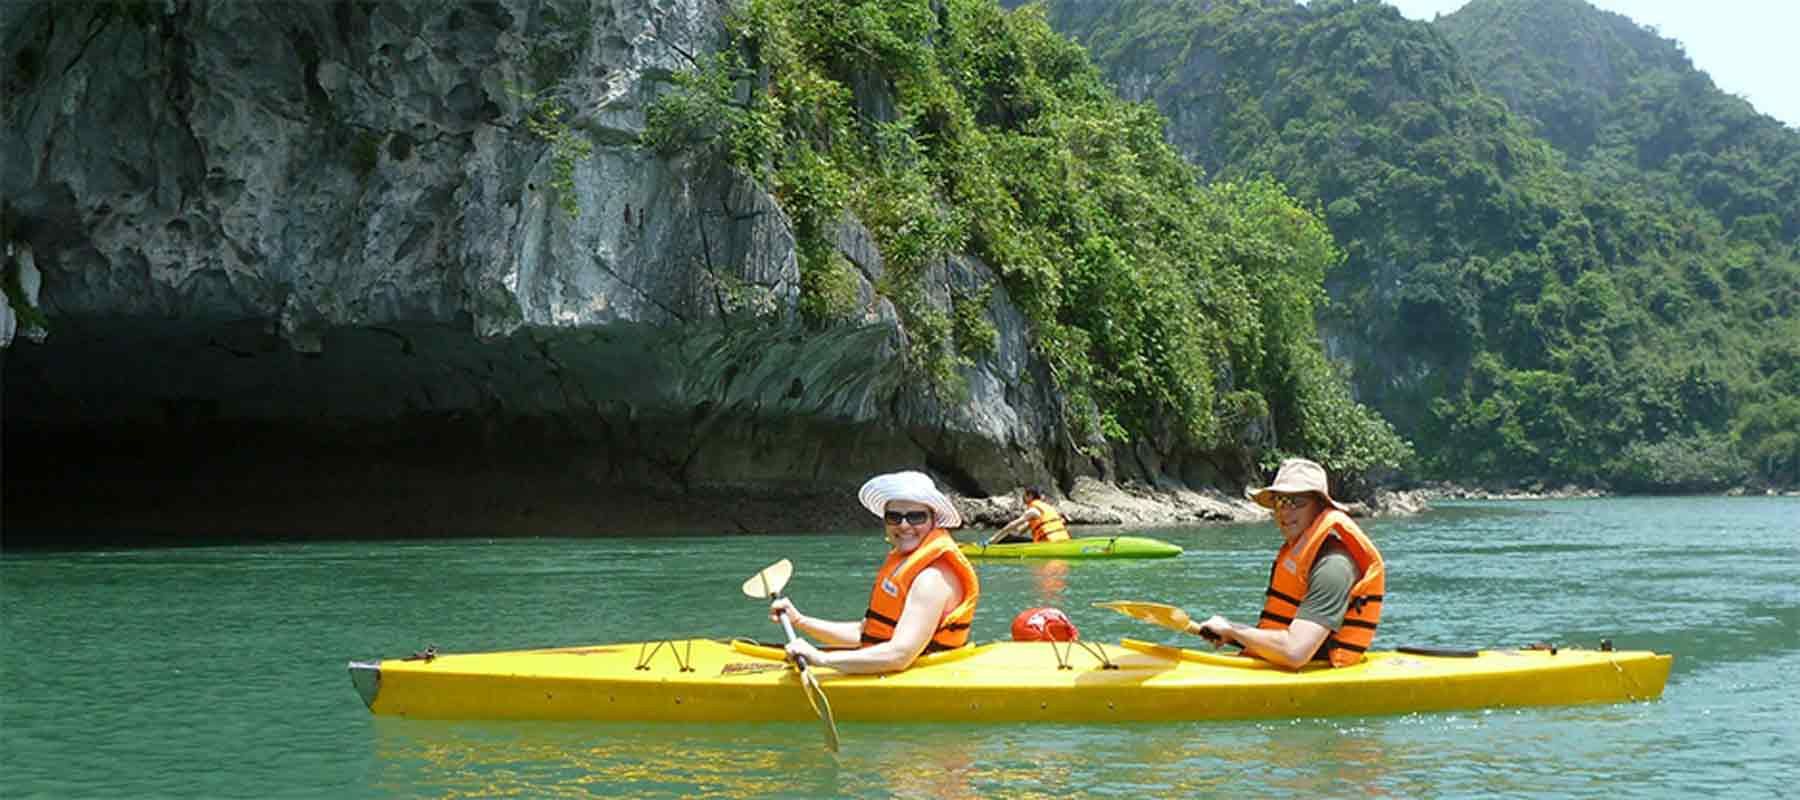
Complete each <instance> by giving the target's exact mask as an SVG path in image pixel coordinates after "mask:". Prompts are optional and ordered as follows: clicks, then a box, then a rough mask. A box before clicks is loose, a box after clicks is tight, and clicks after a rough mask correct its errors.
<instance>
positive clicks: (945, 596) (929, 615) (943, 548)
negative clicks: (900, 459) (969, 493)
mask: <svg viewBox="0 0 1800 800" xmlns="http://www.w3.org/2000/svg"><path fill="white" fill-rule="evenodd" d="M857 499H858V500H860V501H862V504H863V507H864V508H867V509H869V512H870V513H872V514H874V515H875V516H877V517H881V518H882V525H883V528H884V530H885V533H886V536H887V540H888V544H890V545H892V546H893V549H892V550H890V551H889V552H888V555H887V560H886V561H884V562H882V564H881V569H880V570H878V571H877V572H876V573H875V585H874V587H873V588H871V589H870V590H869V608H868V610H867V611H865V612H863V618H862V619H861V620H858V621H855V622H834V621H831V620H823V619H814V618H812V617H808V616H806V615H805V614H802V613H800V609H799V608H797V607H796V606H795V605H794V603H793V601H791V600H790V599H788V598H786V597H783V598H780V599H777V600H776V601H775V602H774V603H771V604H770V605H769V619H771V620H773V621H775V622H777V623H779V622H780V621H781V619H780V615H781V614H782V613H787V614H788V615H789V617H788V619H789V620H790V621H791V622H793V623H794V627H795V628H797V629H799V631H800V632H801V633H804V634H807V635H810V636H813V637H816V638H818V639H819V640H820V641H822V642H824V643H825V644H826V646H828V647H848V648H855V649H850V650H823V651H822V650H820V649H818V648H817V647H814V646H813V645H812V644H811V643H809V642H807V641H806V640H804V639H795V640H794V641H793V642H791V643H789V644H788V646H787V650H788V653H789V654H790V655H798V656H801V657H803V658H805V659H806V660H807V662H808V663H811V664H814V665H817V666H822V667H831V668H832V669H835V670H838V671H840V672H857V673H872V672H895V671H898V670H903V669H906V668H907V667H909V666H912V663H913V660H914V659H917V658H918V657H919V656H920V655H921V654H924V653H934V652H937V651H939V650H950V649H952V648H957V647H961V646H963V645H964V644H967V643H968V641H969V625H970V623H972V622H974V620H975V604H976V601H977V600H979V599H980V597H981V584H980V582H979V581H978V580H976V578H975V568H974V566H973V565H971V564H970V563H969V560H968V559H967V558H964V557H963V554H962V552H961V551H960V550H957V549H956V540H954V539H952V538H950V533H949V531H948V530H947V529H949V528H955V527H958V526H960V525H962V515H961V514H959V513H958V512H957V510H956V506H954V505H951V503H950V498H948V497H945V496H944V493H943V492H940V491H938V488H937V485H936V484H935V483H932V480H931V477H930V476H928V475H926V474H924V473H922V472H893V473H889V474H886V475H877V476H875V477H873V478H870V479H869V481H868V482H867V483H864V484H863V486H862V490H861V491H859V492H857Z"/></svg>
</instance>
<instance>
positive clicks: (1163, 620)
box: [1094, 600, 1219, 642]
mask: <svg viewBox="0 0 1800 800" xmlns="http://www.w3.org/2000/svg"><path fill="white" fill-rule="evenodd" d="M1094 607H1095V608H1109V609H1112V610H1114V611H1117V612H1119V613H1121V614H1124V615H1125V616H1127V617H1130V618H1132V619H1135V620H1138V621H1140V622H1148V623H1150V624H1151V625H1159V626H1161V627H1164V628H1168V629H1169V630H1172V631H1181V632H1182V633H1190V631H1189V630H1188V625H1189V624H1190V623H1192V622H1193V621H1194V620H1193V618H1192V617H1189V616H1188V613H1187V612H1186V611H1184V610H1182V609H1180V608H1176V607H1175V606H1171V605H1164V604H1162V603H1144V602H1138V601H1133V600H1111V601H1108V602H1105V603H1095V604H1094ZM1200 635H1201V636H1203V637H1205V638H1206V640H1207V641H1209V642H1217V641H1219V635H1218V634H1216V633H1213V632H1212V631H1201V632H1200Z"/></svg>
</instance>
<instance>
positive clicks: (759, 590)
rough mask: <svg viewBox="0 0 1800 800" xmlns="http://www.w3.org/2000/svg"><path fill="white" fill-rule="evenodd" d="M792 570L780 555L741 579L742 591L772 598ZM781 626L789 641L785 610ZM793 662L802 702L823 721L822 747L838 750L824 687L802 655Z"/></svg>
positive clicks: (790, 626)
mask: <svg viewBox="0 0 1800 800" xmlns="http://www.w3.org/2000/svg"><path fill="white" fill-rule="evenodd" d="M793 574H794V565H793V563H792V562H790V561H788V560H787V559H785V558H784V559H782V560H780V561H777V562H775V563H773V564H770V565H769V566H768V568H767V569H764V570H763V571H762V572H758V573H756V574H755V575H752V576H750V580H747V581H744V594H746V595H749V596H750V597H755V598H757V599H760V600H766V601H769V602H774V601H775V598H778V597H780V596H781V590H782V589H783V588H785V587H786V586H787V582H788V578H789V577H792V576H793ZM781 629H782V630H784V631H787V638H788V641H789V642H790V643H791V642H793V641H794V639H796V638H798V637H796V636H794V623H792V622H790V621H788V615H787V614H785V613H784V614H782V615H781ZM794 665H795V666H797V667H799V668H800V686H801V688H804V689H805V690H806V702H808V703H811V704H812V709H813V713H814V714H818V715H819V721H820V722H823V723H825V749H827V750H830V751H831V752H833V753H835V752H837V750H838V733H837V720H836V719H833V718H832V716H831V702H830V701H828V700H826V699H825V690H824V689H823V688H820V686H819V679H818V678H817V677H815V676H814V675H813V672H812V669H811V668H810V667H808V666H807V664H806V659H804V658H801V657H800V656H794Z"/></svg>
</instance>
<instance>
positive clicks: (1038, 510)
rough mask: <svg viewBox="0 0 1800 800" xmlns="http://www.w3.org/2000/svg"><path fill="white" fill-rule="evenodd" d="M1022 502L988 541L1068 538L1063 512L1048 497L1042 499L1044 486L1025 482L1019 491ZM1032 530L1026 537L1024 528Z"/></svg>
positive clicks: (994, 542) (993, 542)
mask: <svg viewBox="0 0 1800 800" xmlns="http://www.w3.org/2000/svg"><path fill="white" fill-rule="evenodd" d="M1019 497H1020V501H1021V502H1022V503H1023V504H1024V506H1025V511H1024V513H1021V514H1020V515H1019V516H1018V517H1016V518H1014V519H1013V521H1011V522H1008V523H1006V525H1005V526H1003V527H1001V528H1000V530H998V531H995V532H994V535H993V536H992V537H991V538H989V539H988V544H999V543H1002V542H1010V541H1017V542H1062V541H1067V540H1068V538H1069V526H1068V525H1067V524H1065V523H1064V522H1063V515H1062V512H1060V511H1058V510H1056V506H1053V505H1050V501H1048V500H1045V499H1044V490H1043V489H1040V488H1038V487H1036V486H1027V487H1025V489H1024V491H1023V492H1021V493H1020V495H1019ZM1027 528H1029V529H1030V531H1031V533H1030V536H1029V537H1028V536H1027V535H1026V532H1025V531H1026V529H1027Z"/></svg>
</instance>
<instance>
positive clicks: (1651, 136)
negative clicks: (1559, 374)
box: [1434, 0, 1800, 240]
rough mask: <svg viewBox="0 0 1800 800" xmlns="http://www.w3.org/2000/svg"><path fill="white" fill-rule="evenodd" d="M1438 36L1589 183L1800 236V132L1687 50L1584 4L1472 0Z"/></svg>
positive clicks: (1444, 22)
mask: <svg viewBox="0 0 1800 800" xmlns="http://www.w3.org/2000/svg"><path fill="white" fill-rule="evenodd" d="M1434 27H1436V28H1437V29H1438V31H1440V32H1441V33H1442V34H1443V35H1444V37H1445V38H1446V39H1448V40H1449V41H1450V42H1451V43H1452V44H1454V45H1456V48H1457V50H1458V51H1460V52H1461V54H1462V56H1463V60H1464V63H1465V64H1466V65H1467V67H1468V69H1469V74H1470V75H1472V76H1474V77H1475V78H1476V82H1477V83H1479V84H1480V85H1481V87H1482V88H1484V89H1486V90H1488V91H1490V92H1492V93H1494V94H1497V95H1499V96H1501V97H1503V98H1505V100H1506V102H1507V105H1508V106H1509V107H1510V108H1511V109H1512V110H1513V111H1514V112H1516V113H1518V114H1519V115H1521V116H1524V117H1525V118H1527V119H1529V120H1531V121H1532V123H1534V124H1535V126H1536V128H1537V130H1538V132H1539V133H1540V134H1541V135H1542V136H1543V137H1544V138H1546V139H1547V140H1549V142H1550V143H1551V144H1552V145H1554V146H1555V147H1556V148H1557V149H1558V150H1561V151H1562V152H1564V153H1565V154H1567V155H1568V156H1569V158H1570V162H1571V164H1572V165H1573V166H1575V167H1576V168H1577V169H1580V170H1581V171H1583V172H1584V173H1586V174H1589V175H1593V176H1595V177H1598V178H1601V179H1603V180H1609V181H1613V182H1622V183H1637V184H1638V185H1640V186H1641V187H1642V188H1644V189H1646V190H1651V191H1672V192H1676V193H1679V194H1681V195H1683V196H1685V197H1687V198H1688V199H1690V200H1692V201H1693V202H1694V203H1695V204H1697V205H1699V206H1701V207H1703V208H1705V209H1707V210H1709V211H1711V212H1712V213H1713V214H1715V215H1716V216H1717V217H1718V218H1719V220H1720V221H1721V222H1723V223H1724V224H1725V225H1727V226H1729V225H1732V224H1735V223H1736V222H1737V221H1738V220H1739V219H1741V218H1744V217H1750V216H1755V215H1758V214H1772V215H1774V222H1775V223H1777V224H1778V225H1779V226H1780V229H1781V237H1782V238H1783V239H1788V240H1791V239H1793V238H1794V237H1796V236H1800V131H1795V130H1793V129H1792V128H1788V127H1787V126H1785V125H1783V124H1782V123H1781V122H1780V121H1779V120H1776V119H1774V118H1773V117H1769V116H1767V115H1764V114H1760V113H1757V111H1756V109H1755V108H1753V107H1751V105H1750V104H1749V103H1748V102H1746V101H1744V100H1743V99H1741V98H1738V97H1734V96H1732V95H1730V94H1727V93H1725V92H1723V91H1721V90H1719V89H1718V88H1717V87H1716V86H1714V85H1713V83H1712V80H1711V79H1710V78H1708V77H1707V75H1706V73H1704V72H1701V71H1699V70H1698V69H1695V67H1694V65H1693V64H1692V63H1691V62H1690V61H1689V60H1688V58H1687V56H1686V54H1685V53H1683V52H1682V49H1681V45H1680V44H1679V43H1677V42H1674V41H1671V40H1669V39H1665V38H1663V37H1661V36H1659V35H1658V34H1657V33H1656V32H1655V31H1654V30H1651V29H1649V28H1646V27H1643V26H1640V25H1638V24H1637V23H1635V22H1633V21H1632V20H1630V19H1629V18H1627V17H1624V16H1621V15H1619V14H1614V13H1611V12H1607V11H1601V10H1599V9H1596V8H1594V7H1592V6H1590V5H1588V4H1587V3H1584V2H1581V0H1474V2H1471V3H1469V4H1468V5H1466V6H1464V7H1463V8H1462V9H1460V10H1458V11H1457V12H1456V13H1454V14H1450V15H1447V16H1444V17H1440V18H1439V19H1438V20H1437V21H1436V22H1435V23H1434Z"/></svg>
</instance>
